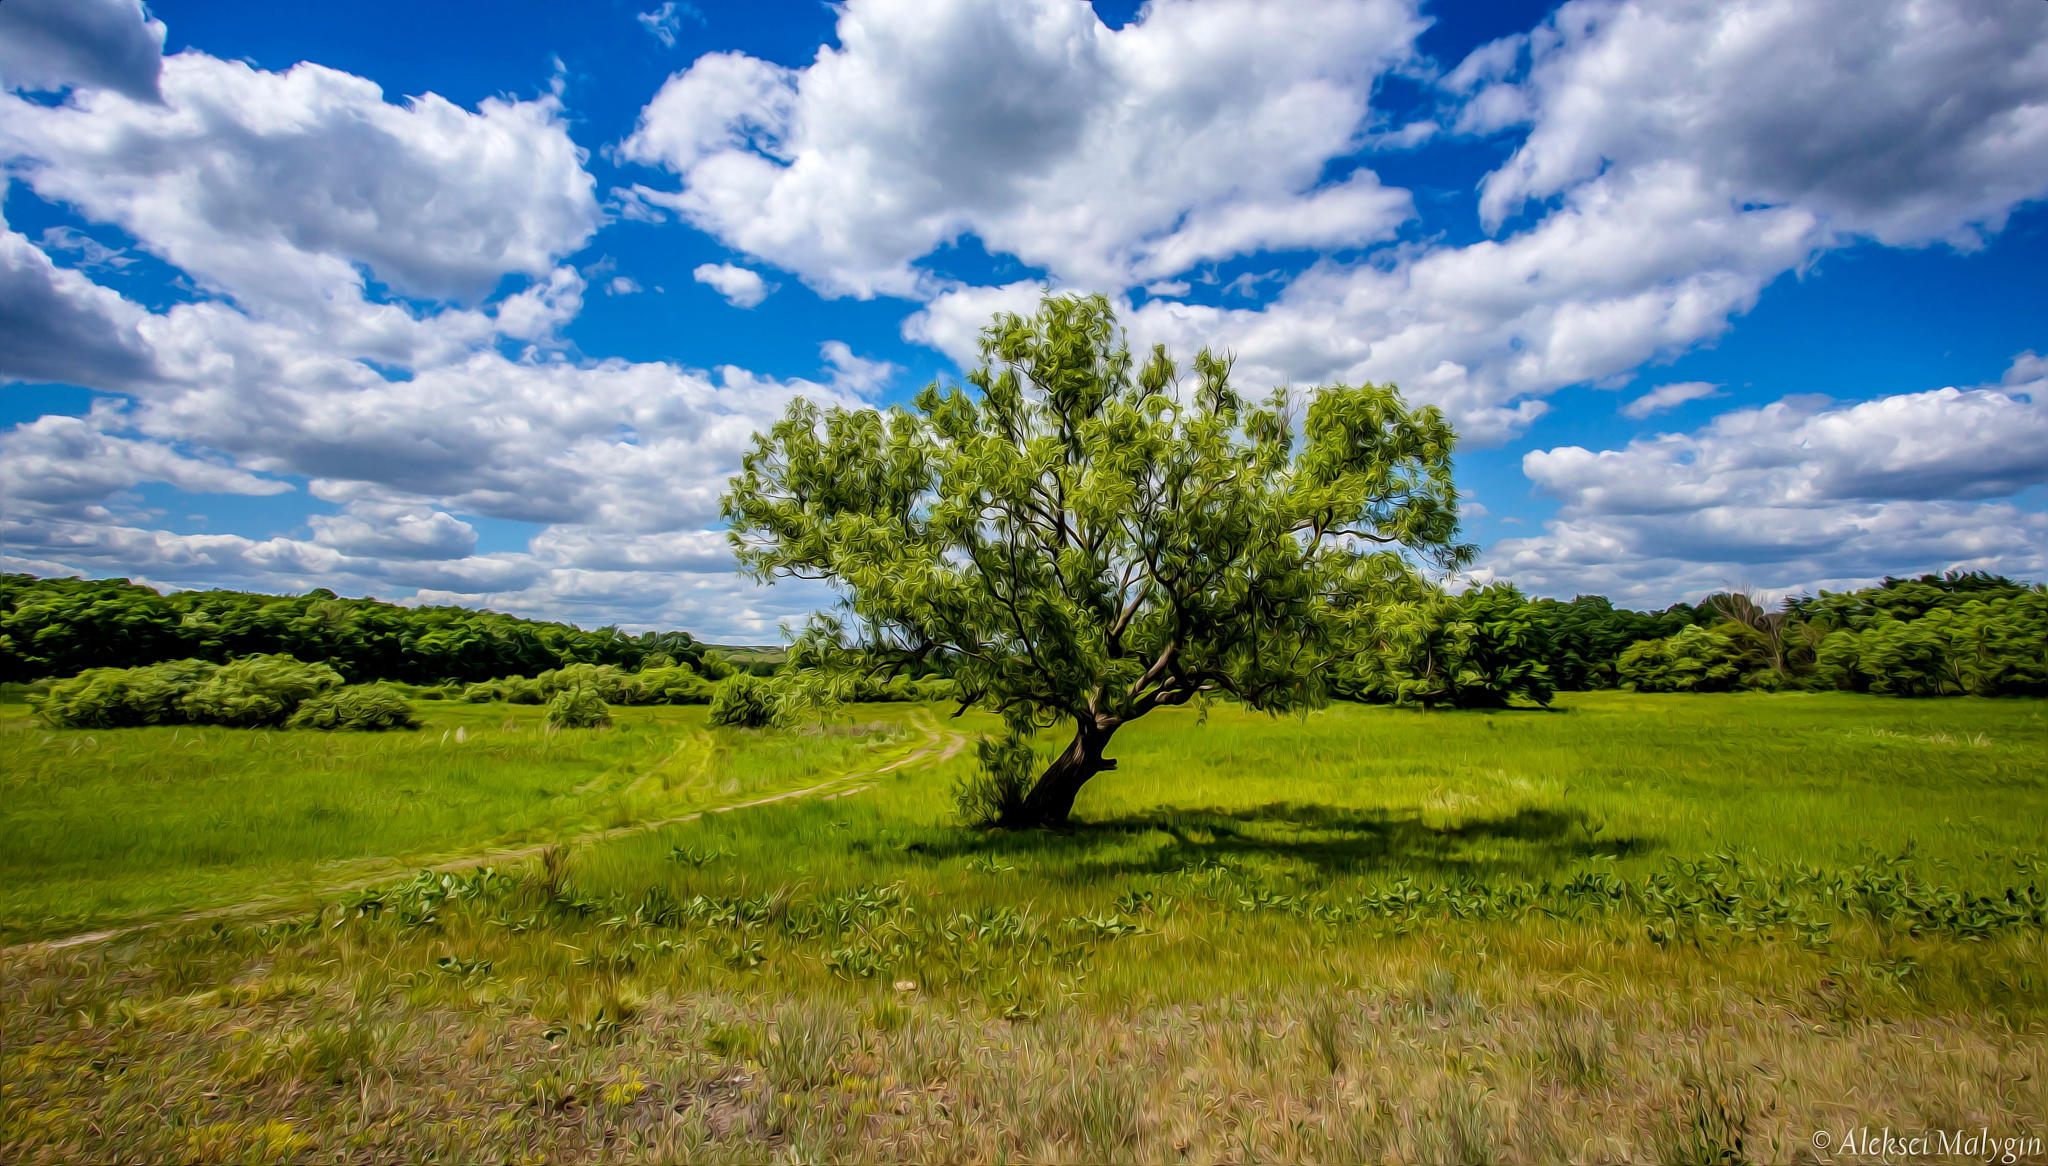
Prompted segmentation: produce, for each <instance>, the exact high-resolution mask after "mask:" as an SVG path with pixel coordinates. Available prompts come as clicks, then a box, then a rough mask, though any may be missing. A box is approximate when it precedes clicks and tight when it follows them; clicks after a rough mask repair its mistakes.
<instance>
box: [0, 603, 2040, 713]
mask: <svg viewBox="0 0 2048 1166" xmlns="http://www.w3.org/2000/svg"><path fill="white" fill-rule="evenodd" d="M1368 618H1369V619H1370V620H1371V625H1370V626H1371V634H1370V636H1369V640H1370V642H1371V643H1372V645H1373V646H1372V647H1371V648H1370V649H1369V650H1367V651H1366V652H1363V653H1361V654H1360V655H1359V656H1358V657H1357V658H1356V659H1354V660H1352V661H1351V662H1350V663H1349V665H1348V666H1346V667H1344V668H1341V669H1340V670H1339V671H1338V678H1337V683H1336V689H1337V693H1338V695H1339V696H1342V697H1344V698H1346V699H1351V700H1363V701H1373V702H1383V703H1392V704H1407V705H1421V706H1424V707H1434V706H1438V705H1445V706H1452V707H1461V708H1500V707H1504V706H1506V705H1507V704H1509V703H1510V702H1512V701H1515V700H1524V701H1531V702H1534V703H1538V704H1548V703H1549V702H1550V700H1551V698H1552V697H1553V696H1554V695H1555V694H1556V693H1558V692H1561V691H1564V692H1569V691H1582V690H1586V689H1598V688H1626V689H1634V690H1636V691H1640V692H1731V691H1736V690H1763V691H1780V690H1786V689H1808V690H1841V691H1853V692H1872V693H1880V694H1888V695H1896V696H1954V695H1976V696H2002V695H2014V694H2035V695H2044V694H2048V590H2044V589H2043V588H2042V586H2041V585H2039V584H2034V585H2031V586H2029V585H2027V584H2022V583H2017V582H2014V581H2013V580H2011V579H2007V578H2004V577H2002V576H1998V575H1990V574H1985V573H1982V572H1968V573H1959V572H1950V573H1948V574H1945V575H1923V576H1920V577H1919V578H1917V579H1899V578H1887V579H1885V580H1884V582H1882V583H1880V584H1878V585H1876V586H1874V587H1865V588H1861V589H1859V590H1855V591H1842V592H1833V591H1823V592H1821V593H1820V594H1819V595H1818V596H1800V597H1796V598H1793V599H1788V600H1786V601H1784V602H1783V603H1782V604H1779V605H1777V606H1776V607H1766V606H1765V605H1763V604H1761V603H1759V602H1757V601H1756V600H1754V599H1753V598H1751V597H1749V596H1747V595H1743V594H1740V593H1722V594H1718V595H1711V596H1708V597H1707V598H1706V599H1705V600H1703V601H1701V602H1700V603H1698V604H1686V603H1680V604H1674V605H1673V606H1671V607H1667V608H1665V609H1664V610H1662V611H1655V612H1644V611H1631V610H1629V609H1627V608H1618V607H1615V606H1614V605H1613V604H1612V603H1610V602H1609V601H1608V600H1606V599H1604V598H1602V597H1600V596H1597V595H1582V596H1579V597H1578V598H1576V599H1573V600H1571V601H1570V602H1565V601H1563V600H1556V599H1534V600H1532V599H1528V598H1526V597H1524V596H1523V595H1522V593H1521V592H1519V591H1517V590H1516V589H1515V588H1513V587H1510V586H1507V585H1505V584H1495V585H1492V586H1488V587H1481V588H1474V589H1472V590H1470V591H1467V592H1465V593H1463V594H1461V595H1452V594H1449V593H1448V592H1444V591H1441V590H1438V589H1436V588H1433V587H1431V586H1428V585H1427V584H1425V583H1423V582H1421V581H1420V580H1417V581H1415V583H1414V585H1413V587H1412V589H1411V591H1410V593H1409V594H1408V595H1407V596H1406V597H1405V598H1404V599H1403V600H1402V601H1401V602H1398V603H1395V604H1393V605H1391V606H1389V607H1387V608H1384V609H1381V610H1378V611H1375V612H1373V613H1371V614H1370V616H1369V617H1368ZM273 653H278V654H284V655H289V656H291V657H294V658H296V659H297V660H301V661H307V662H312V663H324V664H326V665H328V666H329V667H332V668H333V669H335V670H336V671H337V672H339V673H340V674H341V676H342V677H343V678H344V679H345V680H346V681H347V682H349V683H352V684H359V683H364V682H369V681H380V680H385V681H400V682H404V683H409V684H424V685H451V684H453V685H464V684H466V685H469V686H470V687H468V688H467V689H460V688H456V689H448V690H446V695H448V696H455V695H458V694H459V695H461V696H463V697H465V698H467V699H469V700H472V701H487V700H505V701H511V702H514V703H540V702H541V701H543V700H546V699H548V698H550V697H552V696H554V695H555V694H556V692H557V690H559V689H562V688H565V687H588V688H590V689H591V690H592V691H593V692H594V693H596V694H597V695H599V696H601V697H602V698H603V699H604V700H606V701H607V702H609V703H614V704H695V703H701V702H705V701H709V700H711V699H712V698H713V695H714V694H713V689H712V685H713V683H714V682H716V681H718V680H720V679H721V678H723V677H725V676H727V675H728V674H729V673H731V672H732V671H734V670H735V669H734V667H733V666H732V665H731V664H728V663H727V662H726V661H724V660H721V659H720V658H718V657H716V656H707V655H706V652H705V646H704V645H703V644H701V643H699V642H698V641H696V640H695V639H693V638H692V637H691V636H690V635H689V634H687V633H685V632H661V633H648V634H645V635H640V636H628V635H625V634H624V633H622V632H620V631H618V630H617V629H616V628H599V629H598V630H596V631H584V630H582V629H580V628H576V627H572V626H570V625H568V624H559V623H545V622H541V621H537V620H527V619H519V618H517V617H514V616H509V615H500V614H498V613H496V612H488V611H473V610H470V609H468V608H462V607H417V608H414V607H400V606H398V605H396V604H391V603H380V602H378V601H376V600H373V599H341V598H337V597H336V596H335V595H334V594H333V593H332V592H330V591H326V590H319V591H313V592H310V593H308V594H306V595H300V596H275V595H257V594H251V593H247V592H238V591H179V592H173V593H171V594H169V595H161V594H158V593H157V592H155V591H153V590H151V589H149V588H147V587H139V586H136V585H134V584H132V583H129V582H127V581H126V580H120V579H112V580H97V581H93V580H81V579H37V578H35V577H34V576H30V575H0V681H26V680H34V679H40V678H43V677H63V676H72V675H75V674H77V673H79V672H82V671H84V670H85V669H88V668H99V667H135V666H139V665H148V664H156V663H160V662H163V661H173V660H197V661H212V662H216V663H224V662H226V661H229V660H233V659H237V658H240V657H246V656H259V655H269V654H273ZM775 667H776V665H775V663H774V662H771V661H769V660H765V659H763V660H749V661H745V662H743V663H742V664H741V666H740V667H739V669H738V670H740V671H746V672H753V673H755V674H756V675H760V674H764V673H769V672H771V671H773V670H774V668H775ZM927 672H928V674H921V675H920V676H918V677H897V678H895V679H894V680H893V681H890V682H888V683H884V682H883V680H882V679H876V680H874V681H872V682H870V683H867V684H865V685H862V686H860V688H859V691H849V693H847V694H845V698H846V699H853V700H917V699H936V698H940V697H943V696H944V695H945V693H944V691H942V690H946V689H949V688H950V682H948V681H946V680H945V679H944V673H945V668H944V663H943V661H938V662H934V666H933V667H932V668H930V669H928V670H927ZM528 677H532V679H527V678H528ZM435 695H441V693H438V692H437V693H436V694H435Z"/></svg>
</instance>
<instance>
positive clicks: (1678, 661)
mask: <svg viewBox="0 0 2048 1166" xmlns="http://www.w3.org/2000/svg"><path fill="white" fill-rule="evenodd" d="M1738 657H1739V652H1738V650H1737V648H1736V646H1735V645H1734V643H1733V642H1731V641H1730V640H1729V638H1728V636H1727V635H1726V634H1725V633H1723V632H1722V631H1720V630H1719V629H1718V628H1703V627H1689V628H1686V629H1685V630H1684V631H1681V632H1679V633H1678V634H1677V635H1675V636H1667V637H1665V638H1664V639H1661V640H1642V641H1640V642H1638V643H1634V644H1630V645H1629V646H1628V647H1627V648H1625V649H1623V650H1622V653H1621V661H1620V664H1619V666H1618V667H1617V669H1616V671H1617V672H1618V673H1619V675H1620V677H1621V680H1622V682H1623V683H1625V684H1628V685H1631V686H1633V687H1634V688H1635V690H1636V691H1637V692H1727V691H1729V690H1730V689H1732V688H1734V687H1735V685H1736V683H1737V682H1738V681H1739V680H1741V678H1742V673H1741V668H1740V664H1739V662H1738Z"/></svg>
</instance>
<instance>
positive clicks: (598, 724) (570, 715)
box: [548, 685, 612, 729]
mask: <svg viewBox="0 0 2048 1166" xmlns="http://www.w3.org/2000/svg"><path fill="white" fill-rule="evenodd" d="M611 723H612V710H611V709H610V708H609V707H607V706H606V704H605V703H604V698H603V697H601V696H599V695H598V694H597V690H595V689H593V688H588V687H585V686H583V685H577V686H576V687H574V688H565V689H562V690H561V691H560V692H557V693H556V694H555V695H554V699H552V700H550V701H548V724H550V725H552V726H554V727H555V728H557V729H603V728H607V727H609V726H610V725H611Z"/></svg>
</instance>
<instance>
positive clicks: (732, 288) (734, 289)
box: [690, 263, 775, 308]
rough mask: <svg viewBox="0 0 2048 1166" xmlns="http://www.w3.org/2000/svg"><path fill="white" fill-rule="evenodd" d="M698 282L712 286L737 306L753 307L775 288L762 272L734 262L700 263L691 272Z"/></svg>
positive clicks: (726, 299)
mask: <svg viewBox="0 0 2048 1166" xmlns="http://www.w3.org/2000/svg"><path fill="white" fill-rule="evenodd" d="M690 276H691V278H693V279H695V280H696V281H697V282H698V283H701V284H704V285H706V286H708V287H710V288H711V289H712V290H713V291H716V292H717V293H718V294H719V295H722V296H724V297H725V301H726V302H727V303H729V304H731V305H732V306H733V307H735V308H752V307H757V306H759V305H760V303H761V301H762V300H765V299H767V298H768V293H769V292H772V291H774V290H775V287H774V285H773V284H770V283H769V282H768V281H767V280H764V279H762V278H761V273H760V272H758V271H753V270H750V269H748V268H745V267H740V266H738V265H737V264H732V263H700V264H698V265H697V268H696V270H694V271H692V272H691V273H690Z"/></svg>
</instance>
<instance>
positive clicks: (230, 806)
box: [0, 701, 931, 943]
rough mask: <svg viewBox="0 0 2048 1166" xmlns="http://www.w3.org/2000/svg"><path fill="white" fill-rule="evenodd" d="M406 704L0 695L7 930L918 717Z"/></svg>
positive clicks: (799, 771) (659, 785)
mask: <svg viewBox="0 0 2048 1166" xmlns="http://www.w3.org/2000/svg"><path fill="white" fill-rule="evenodd" d="M416 707H417V708H418V709H419V710H420V713H421V716H422V718H423V720H424V721H425V726H424V727H423V728H422V729H420V730H419V731H417V732H411V733H388V734H380V733H320V732H311V731H305V732H284V731H275V732H266V731H260V730H239V729H220V728H209V727H200V728H195V727H191V726H186V727H183V728H161V729H122V730H113V731H56V730H51V729H47V728H44V727H42V726H40V725H38V724H35V723H33V722H32V721H31V720H30V719H29V716H28V709H27V706H25V705H20V704H15V705H0V758H4V759H5V765H4V768H0V799H5V801H6V803H7V807H8V809H7V813H6V814H5V816H4V817H0V887H4V889H0V942H6V943H12V942H17V941H19V940H20V939H23V938H41V937H45V936H52V935H65V934H70V933H73V932H78V931H82V930H85V929H87V928H90V927H103V926H112V925H119V924H125V923H131V922H134V921H136V920H138V919H146V918H150V917H153V916H160V915H163V914H166V913H170V912H175V911H191V910H205V909H209V908H217V907H221V906H224V905H228V904H234V903H239V902H243V901H245V900H248V899H250V898H253V897H256V896H258V895H278V894H283V895H300V894H303V893H305V892H308V891H313V890H317V889H318V888H320V887H324V886H333V885H336V884H340V883H344V882H356V881H361V880H364V879H374V878H377V877H379V876H383V877H386V878H389V877H393V876H395V875H401V874H405V873H409V872H410V871H411V870H413V869H415V868H417V867H419V866H423V865H427V864H429V863H431V862H435V861H439V860H442V859H446V858H449V857H453V856H458V855H464V854H471V853H476V852H478V851H482V850H487V849H490V848H495V847H517V846H521V845H523V844H529V843H536V842H553V841H559V840H562V839H565V838H573V837H576V836H578V835H580V834H585V833H590V832H593V831H597V830H601V829H604V828H607V827H618V826H623V825H627V824H630V823H635V822H645V821H650V820H658V819H661V818H666V817H673V816H676V815H680V814H684V813H688V812H690V811H692V810H699V809H703V808H705V807H706V806H710V805H716V804H725V803H730V802H734V801H741V800H746V799H747V798H749V797H755V796H760V795H763V794H772V793H775V792H778V791H781V790H787V789H795V788H798V787H799V786H801V785H803V784H805V781H806V779H807V778H810V777H811V775H813V774H816V773H818V772H821V771H835V770H839V769H844V768H845V767H847V766H848V765H850V764H851V763H852V761H853V759H854V758H856V757H861V758H865V757H870V756H874V755H876V754H877V752H878V748H877V747H878V746H879V747H881V748H880V749H879V752H883V753H886V752H888V749H889V747H890V746H892V745H894V744H900V743H903V742H907V741H909V740H910V738H911V737H913V736H916V735H917V733H916V731H915V730H914V729H912V728H911V726H910V725H909V724H908V723H907V721H906V718H905V716H904V713H903V710H900V709H895V710H891V709H883V710H880V711H879V714H878V715H875V716H865V717H863V718H861V720H860V723H858V724H854V725H846V726H840V731H838V732H835V733H833V734H830V735H819V736H808V737H796V736H789V735H777V736H764V735H761V734H755V733H735V732H733V731H731V730H724V729H720V730H713V729H710V728H709V727H708V726H707V725H706V723H705V717H704V709H703V708H702V707H694V708H693V707H683V708H667V707H663V708H621V709H617V710H615V711H614V719H615V721H616V724H615V726H614V728H613V729H611V730H610V731H607V732H601V733H592V732H550V731H547V729H546V728H545V726H544V724H543V722H542V720H541V716H540V712H541V710H540V709H538V708H533V707H519V706H511V705H502V704H492V705H472V704H461V703H455V702H448V701H424V702H419V703H417V705H416ZM924 722H925V723H926V724H929V723H930V722H931V718H930V717H929V716H926V717H925V718H924ZM849 729H850V730H851V731H848V730H849ZM902 751H904V750H898V752H899V753H900V752H902Z"/></svg>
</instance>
